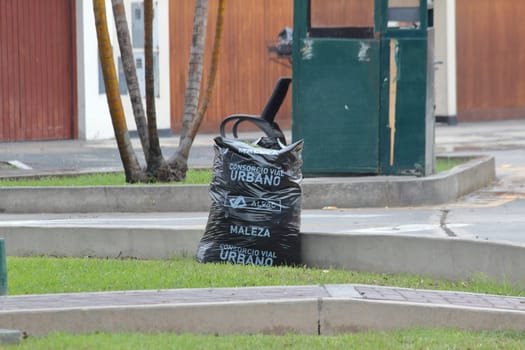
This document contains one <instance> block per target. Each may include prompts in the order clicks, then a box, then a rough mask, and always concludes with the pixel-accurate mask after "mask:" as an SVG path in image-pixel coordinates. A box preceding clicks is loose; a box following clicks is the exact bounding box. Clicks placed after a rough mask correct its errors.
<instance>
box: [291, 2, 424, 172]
mask: <svg viewBox="0 0 525 350" xmlns="http://www.w3.org/2000/svg"><path fill="white" fill-rule="evenodd" d="M432 27H433V1H430V0H344V1H343V0H294V34H293V35H294V37H293V42H294V48H293V73H292V74H293V75H292V78H293V97H292V98H293V102H292V104H293V107H292V108H293V118H292V137H293V139H294V140H298V139H304V141H305V146H304V150H303V161H304V164H303V172H304V174H305V175H306V176H323V175H329V176H344V175H360V174H361V175H362V174H376V175H378V174H381V175H382V174H385V175H416V176H426V175H430V174H432V173H433V170H434V54H433V48H434V31H433V28H432Z"/></svg>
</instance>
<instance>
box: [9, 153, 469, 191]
mask: <svg viewBox="0 0 525 350" xmlns="http://www.w3.org/2000/svg"><path fill="white" fill-rule="evenodd" d="M464 162H465V159H457V158H438V159H437V160H436V173H439V172H442V171H446V170H449V169H452V168H453V167H455V166H457V165H459V164H461V163H464ZM211 177H212V171H211V170H209V169H189V170H188V174H187V176H186V180H184V181H182V182H170V183H155V184H150V185H155V186H162V185H205V184H209V183H210V181H211ZM120 185H127V186H136V185H144V184H140V183H139V184H126V181H125V178H124V173H122V172H117V173H100V174H89V175H75V176H46V177H40V178H36V179H33V178H31V179H24V178H21V179H6V180H0V187H14V186H120Z"/></svg>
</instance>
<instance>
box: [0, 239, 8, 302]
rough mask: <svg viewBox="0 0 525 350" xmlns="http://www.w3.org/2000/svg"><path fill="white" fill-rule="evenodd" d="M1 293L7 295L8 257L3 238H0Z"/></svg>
mask: <svg viewBox="0 0 525 350" xmlns="http://www.w3.org/2000/svg"><path fill="white" fill-rule="evenodd" d="M0 295H7V259H6V255H5V241H4V239H3V238H0Z"/></svg>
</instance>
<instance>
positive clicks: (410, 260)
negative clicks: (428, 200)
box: [0, 227, 525, 286]
mask: <svg viewBox="0 0 525 350" xmlns="http://www.w3.org/2000/svg"><path fill="white" fill-rule="evenodd" d="M202 234H203V231H202V230H198V229H196V230H191V229H183V230H177V229H156V228H155V229H145V228H86V227H55V228H54V227H45V228H44V227H4V228H2V230H1V232H0V236H2V237H4V239H5V244H6V253H7V255H9V256H34V255H36V256H39V255H50V256H76V257H85V256H91V257H101V258H107V257H110V258H115V257H133V258H139V259H169V258H172V257H174V256H194V255H195V252H196V251H197V246H198V244H199V241H200V238H201V237H202ZM301 237H302V238H301V239H302V243H301V255H302V261H303V263H304V264H306V265H308V266H314V267H319V268H330V267H337V268H344V269H349V270H356V271H365V272H377V273H409V274H416V275H424V276H429V277H434V278H443V279H447V280H458V279H467V278H470V277H472V276H474V275H476V274H483V275H484V276H486V277H487V278H490V279H491V280H495V281H499V282H505V283H510V284H512V285H517V286H525V277H524V275H523V269H522V267H523V266H525V246H522V245H515V244H511V243H493V242H487V241H477V240H465V239H458V238H446V237H443V238H435V237H426V236H410V237H405V236H394V235H340V234H328V233H311V232H307V233H302V236H301Z"/></svg>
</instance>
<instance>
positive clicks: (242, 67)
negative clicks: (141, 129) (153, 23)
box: [170, 0, 293, 132]
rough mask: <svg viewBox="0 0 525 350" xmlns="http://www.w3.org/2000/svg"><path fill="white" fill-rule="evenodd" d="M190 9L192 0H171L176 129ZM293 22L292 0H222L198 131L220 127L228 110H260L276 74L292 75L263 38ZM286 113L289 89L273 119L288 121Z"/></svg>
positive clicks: (212, 9) (211, 22) (212, 11)
mask: <svg viewBox="0 0 525 350" xmlns="http://www.w3.org/2000/svg"><path fill="white" fill-rule="evenodd" d="M217 2H218V1H217V0H210V2H209V15H208V31H207V36H206V49H205V50H206V51H205V55H204V65H205V70H204V81H203V85H204V84H205V81H206V77H207V72H208V71H207V69H206V68H207V67H208V66H209V62H210V52H211V49H212V43H213V35H214V30H215V22H216V15H217ZM194 8H195V2H194V0H184V1H174V0H171V1H170V86H171V127H172V129H173V131H175V132H177V131H179V130H180V128H181V123H182V122H181V119H182V113H183V104H184V92H185V88H186V76H187V71H188V59H189V52H190V45H191V33H192V25H193V13H194ZM292 24H293V1H292V0H228V1H226V7H225V18H224V32H223V39H222V47H221V54H220V60H219V61H220V63H219V70H218V74H217V80H216V83H215V89H214V91H213V95H212V100H211V102H210V105H209V107H208V112H207V113H206V116H205V120H204V121H203V123H202V125H201V128H200V131H207V132H218V130H219V129H218V125H219V123H220V121H221V120H222V119H223V118H225V117H226V116H228V115H230V114H235V113H247V114H259V113H260V112H261V111H262V108H263V107H264V104H265V103H266V100H267V99H268V98H269V97H270V94H271V93H272V91H273V87H274V85H275V83H276V81H277V78H278V77H280V76H291V74H292V70H291V68H286V67H284V66H282V65H280V64H278V63H276V62H273V61H271V60H270V59H269V57H268V53H267V49H266V45H267V42H266V40H267V39H276V38H277V35H278V34H279V32H280V31H281V29H283V28H284V27H285V26H288V27H292ZM202 91H203V90H202V89H201V96H202ZM290 117H291V90H290V91H289V92H288V96H287V98H286V100H285V103H284V105H283V106H282V108H281V111H280V112H279V114H278V115H277V117H276V121H277V122H278V123H279V124H280V125H281V126H289V125H290V120H291V118H290ZM245 124H246V123H245Z"/></svg>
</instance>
